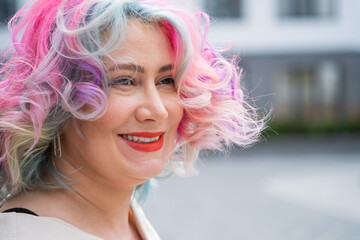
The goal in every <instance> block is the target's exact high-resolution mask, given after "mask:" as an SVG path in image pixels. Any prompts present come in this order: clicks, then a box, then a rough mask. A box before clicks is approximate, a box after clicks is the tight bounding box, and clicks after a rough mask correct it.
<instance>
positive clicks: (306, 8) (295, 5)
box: [278, 0, 336, 18]
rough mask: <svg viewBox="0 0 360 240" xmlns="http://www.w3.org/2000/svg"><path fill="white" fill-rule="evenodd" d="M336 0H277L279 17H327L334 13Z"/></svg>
mask: <svg viewBox="0 0 360 240" xmlns="http://www.w3.org/2000/svg"><path fill="white" fill-rule="evenodd" d="M335 1H336V0H278V2H279V11H280V16H281V17H291V18H304V17H305V18H307V17H320V18H329V17H332V16H333V15H334V11H335V6H334V5H335Z"/></svg>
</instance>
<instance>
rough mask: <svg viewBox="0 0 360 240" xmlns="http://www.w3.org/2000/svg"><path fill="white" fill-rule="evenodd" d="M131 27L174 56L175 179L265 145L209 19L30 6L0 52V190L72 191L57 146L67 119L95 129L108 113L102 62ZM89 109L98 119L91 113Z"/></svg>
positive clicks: (162, 8) (97, 0)
mask: <svg viewBox="0 0 360 240" xmlns="http://www.w3.org/2000/svg"><path fill="white" fill-rule="evenodd" d="M129 20H136V21H139V22H141V23H142V24H145V25H156V26H160V27H161V28H163V30H164V32H165V33H166V35H167V36H168V38H169V41H170V43H171V46H172V49H173V52H174V56H175V63H174V75H175V79H176V86H177V92H178V98H179V102H180V103H181V105H182V106H183V108H184V116H183V119H182V120H181V123H180V125H179V127H178V136H177V141H176V145H175V146H174V151H173V156H172V159H173V161H172V167H173V169H174V171H175V172H178V173H179V174H187V175H189V174H193V173H195V172H196V170H195V167H194V162H195V160H196V159H197V157H198V154H199V151H200V150H203V149H213V150H225V149H227V148H228V147H229V146H231V145H233V144H235V145H240V146H242V147H247V146H249V145H251V144H253V143H254V142H256V141H257V140H258V138H259V136H260V132H261V130H262V129H263V128H264V126H265V118H264V117H261V116H259V114H258V113H257V109H256V108H255V107H252V106H251V104H249V103H248V102H247V100H246V98H245V97H244V94H243V91H242V90H241V88H240V79H241V77H242V74H241V69H240V68H239V67H238V61H237V58H236V57H230V58H226V57H223V56H222V54H223V53H222V52H221V51H218V50H217V49H216V48H215V47H214V46H213V45H211V44H210V43H209V42H208V40H207V31H208V27H209V24H210V21H209V17H208V15H207V14H206V13H204V12H201V11H199V12H193V11H191V10H188V9H183V8H182V7H179V6H176V5H175V4H174V3H170V2H168V1H166V0H158V1H156V0H62V1H59V0H36V1H30V2H29V3H28V4H27V5H25V6H24V7H23V8H22V9H20V10H19V11H18V12H17V13H16V15H15V16H14V17H13V18H12V19H11V20H10V22H9V29H10V33H11V36H12V45H11V47H9V48H8V49H7V50H5V51H4V52H3V53H2V59H6V60H3V63H2V64H1V68H0V78H1V81H0V183H1V186H2V187H6V188H8V189H9V191H10V192H13V193H15V192H18V191H21V190H24V189H31V188H33V187H36V186H43V187H54V186H55V185H56V184H55V185H54V184H49V182H48V181H47V180H46V179H44V178H45V177H44V176H45V172H50V173H52V175H53V178H54V179H55V183H57V184H58V185H60V186H63V187H64V186H65V185H64V184H65V183H64V182H63V181H62V180H61V179H62V176H61V173H59V172H58V171H57V170H56V168H55V166H54V164H53V163H52V161H51V159H52V152H53V151H52V150H53V147H54V146H53V140H54V139H55V138H56V136H57V134H61V133H62V132H63V131H64V130H65V129H66V123H67V122H68V121H69V120H71V119H81V120H88V121H92V120H95V119H97V118H99V117H101V116H102V114H103V113H104V111H105V109H106V104H107V94H108V85H107V83H106V77H105V71H104V69H105V67H104V63H103V61H102V59H104V58H105V57H110V55H109V53H111V52H112V51H113V50H115V49H117V48H118V47H119V46H120V45H121V44H122V41H123V40H124V37H125V29H126V27H127V23H128V21H129ZM85 105H87V106H90V107H91V108H90V109H92V111H84V110H83V109H84V108H83V106H85ZM87 109H89V108H87ZM53 183H54V182H53ZM65 187H66V186H65Z"/></svg>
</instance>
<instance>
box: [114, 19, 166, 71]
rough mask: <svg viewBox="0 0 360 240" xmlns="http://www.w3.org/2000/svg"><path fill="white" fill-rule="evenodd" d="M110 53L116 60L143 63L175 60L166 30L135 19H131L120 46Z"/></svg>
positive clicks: (162, 62) (161, 62)
mask: <svg viewBox="0 0 360 240" xmlns="http://www.w3.org/2000/svg"><path fill="white" fill-rule="evenodd" d="M110 55H111V57H112V58H113V60H115V61H135V62H136V63H138V64H142V65H143V64H151V63H152V64H155V63H160V64H164V62H165V64H169V63H172V62H173V49H172V47H171V43H170V40H169V38H168V36H167V34H165V30H164V29H162V28H161V27H160V26H157V25H155V24H143V23H140V22H137V21H134V20H130V21H129V23H128V25H127V28H126V31H125V38H124V41H123V42H122V43H121V45H120V47H119V48H118V49H116V50H115V51H114V52H112V53H111V54H110Z"/></svg>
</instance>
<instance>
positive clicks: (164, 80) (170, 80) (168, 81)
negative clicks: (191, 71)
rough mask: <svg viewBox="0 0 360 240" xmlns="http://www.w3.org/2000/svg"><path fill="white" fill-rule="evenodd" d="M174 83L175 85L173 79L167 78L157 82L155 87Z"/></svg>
mask: <svg viewBox="0 0 360 240" xmlns="http://www.w3.org/2000/svg"><path fill="white" fill-rule="evenodd" d="M174 83H175V81H174V79H173V78H171V77H168V78H164V79H163V80H161V81H159V82H158V83H157V85H162V84H174Z"/></svg>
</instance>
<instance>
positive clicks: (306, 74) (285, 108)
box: [277, 59, 342, 122]
mask: <svg viewBox="0 0 360 240" xmlns="http://www.w3.org/2000/svg"><path fill="white" fill-rule="evenodd" d="M341 76H342V67H341V65H340V64H339V63H338V62H336V61H334V60H325V59H324V60H322V61H319V62H315V63H313V64H309V63H301V62H297V63H293V64H290V65H287V66H284V69H283V71H282V72H281V74H280V77H279V79H278V84H277V88H278V89H277V92H278V93H279V96H278V99H277V101H278V102H277V107H278V110H277V111H278V115H280V116H281V117H282V118H284V119H287V120H292V121H298V122H301V121H302V122H321V121H324V122H325V121H332V120H334V119H335V118H336V116H337V111H338V109H337V105H338V102H339V96H340V95H341V93H340V92H339V91H340V90H341V87H340V81H341Z"/></svg>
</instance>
